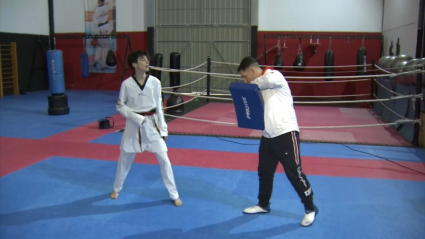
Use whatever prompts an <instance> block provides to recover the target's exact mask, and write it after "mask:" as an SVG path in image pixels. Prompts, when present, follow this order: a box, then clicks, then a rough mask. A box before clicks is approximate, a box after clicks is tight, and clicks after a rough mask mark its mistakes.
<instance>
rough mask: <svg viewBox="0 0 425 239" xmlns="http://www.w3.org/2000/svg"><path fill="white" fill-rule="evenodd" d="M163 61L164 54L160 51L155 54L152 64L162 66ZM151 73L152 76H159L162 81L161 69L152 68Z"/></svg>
mask: <svg viewBox="0 0 425 239" xmlns="http://www.w3.org/2000/svg"><path fill="white" fill-rule="evenodd" d="M162 61H163V55H162V54H160V53H157V54H155V55H154V56H153V58H152V61H150V65H151V66H156V67H162ZM150 73H151V75H152V76H155V77H156V78H158V80H160V81H161V71H158V70H153V69H151V70H150Z"/></svg>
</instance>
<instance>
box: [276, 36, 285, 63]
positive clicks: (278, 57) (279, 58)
mask: <svg viewBox="0 0 425 239" xmlns="http://www.w3.org/2000/svg"><path fill="white" fill-rule="evenodd" d="M274 65H275V66H284V63H283V59H282V49H281V48H280V40H279V41H278V42H277V52H276V57H275V59H274Z"/></svg>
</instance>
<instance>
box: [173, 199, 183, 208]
mask: <svg viewBox="0 0 425 239" xmlns="http://www.w3.org/2000/svg"><path fill="white" fill-rule="evenodd" d="M182 204H183V203H182V201H181V200H180V198H177V199H176V200H174V205H175V206H176V207H180V206H181V205H182Z"/></svg>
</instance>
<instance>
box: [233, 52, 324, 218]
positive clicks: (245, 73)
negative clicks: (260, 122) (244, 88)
mask: <svg viewBox="0 0 425 239" xmlns="http://www.w3.org/2000/svg"><path fill="white" fill-rule="evenodd" d="M238 72H239V73H240V74H241V76H242V78H243V79H244V82H245V83H250V84H257V85H258V88H259V89H260V90H261V94H262V97H263V100H264V125H265V129H264V131H263V136H262V137H261V141H260V149H259V163H258V176H259V181H260V182H259V184H260V187H259V194H258V200H259V201H258V204H257V205H255V206H253V207H249V208H246V209H245V210H244V213H268V212H270V198H271V195H272V190H273V180H274V174H275V172H276V168H277V165H278V164H279V162H280V163H281V164H282V166H283V168H284V170H285V174H286V176H287V178H288V179H289V181H290V182H291V184H292V186H293V188H294V189H295V191H296V192H297V194H298V196H299V197H300V199H301V202H302V203H303V204H304V209H305V216H304V218H303V220H302V221H301V225H302V226H310V225H311V224H312V223H313V222H314V220H315V217H316V215H317V213H318V208H317V207H316V206H315V205H314V203H313V190H312V189H311V186H310V182H309V181H308V180H307V177H306V175H305V174H304V173H303V172H302V168H301V154H300V147H299V127H298V123H297V117H296V114H295V109H294V106H293V100H292V95H291V90H290V88H289V86H288V82H287V81H286V80H285V78H284V77H283V75H282V74H281V73H280V72H279V71H275V70H273V69H271V68H266V69H264V70H262V69H261V68H260V66H259V65H258V63H257V61H256V60H255V59H254V58H252V57H246V58H244V59H243V60H242V62H241V63H240V65H239V67H238Z"/></svg>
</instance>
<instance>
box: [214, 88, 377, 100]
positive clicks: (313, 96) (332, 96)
mask: <svg viewBox="0 0 425 239" xmlns="http://www.w3.org/2000/svg"><path fill="white" fill-rule="evenodd" d="M210 91H216V92H223V93H230V91H228V90H218V89H211V90H210ZM354 96H370V94H356V95H306V96H302V95H295V96H292V97H294V98H334V97H354Z"/></svg>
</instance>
